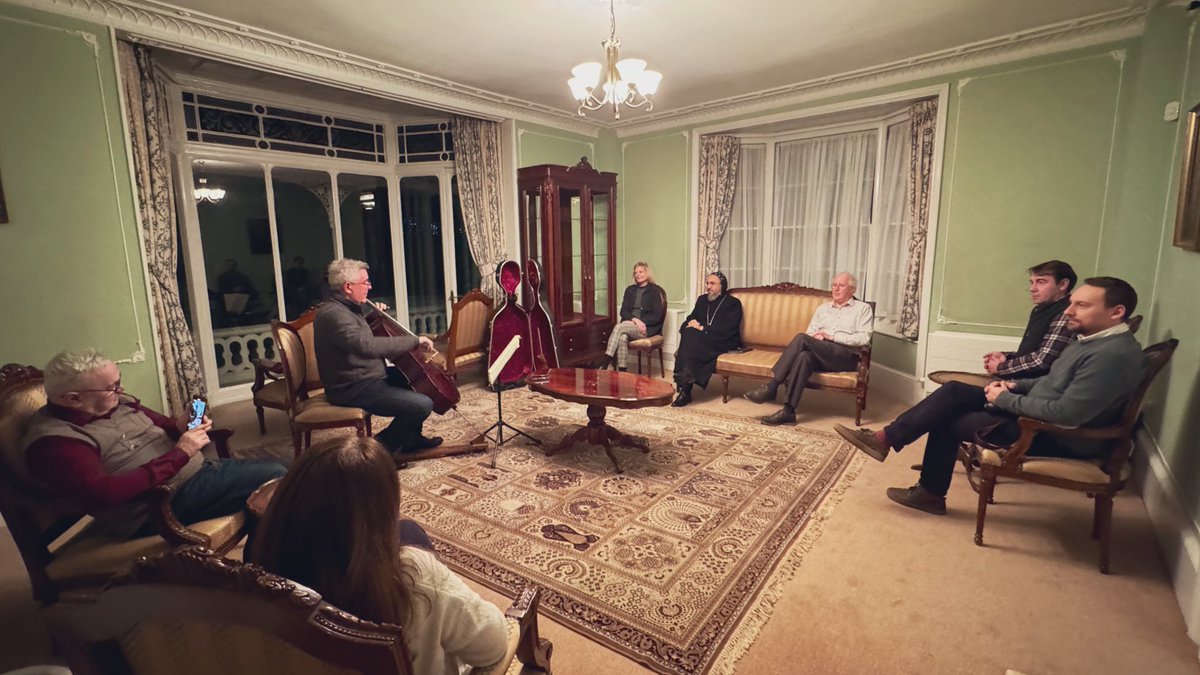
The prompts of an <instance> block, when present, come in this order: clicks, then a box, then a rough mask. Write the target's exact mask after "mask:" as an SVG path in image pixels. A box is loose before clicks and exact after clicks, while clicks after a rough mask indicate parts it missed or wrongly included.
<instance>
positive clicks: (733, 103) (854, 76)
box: [608, 3, 1150, 138]
mask: <svg viewBox="0 0 1200 675" xmlns="http://www.w3.org/2000/svg"><path fill="white" fill-rule="evenodd" d="M1149 11H1150V3H1147V4H1145V5H1140V6H1134V7H1128V8H1124V9H1120V10H1115V11H1112V12H1105V13H1103V14H1095V15H1093V16H1090V17H1084V18H1082V19H1075V20H1071V21H1063V22H1061V23H1055V24H1050V25H1046V26H1041V27H1039V28H1034V29H1030V30H1025V31H1020V32H1016V33H1010V34H1008V35H1002V36H999V37H996V38H991V39H988V40H981V41H979V42H974V43H970V44H965V45H960V46H958V47H953V48H950V49H944V50H941V51H937V52H931V53H929V54H924V55H922V56H916V57H913V58H909V59H903V60H900V61H893V62H891V63H885V64H881V65H877V66H871V67H869V68H862V69H860V70H854V71H850V72H846V73H842V74H840V75H830V76H827V77H820V78H814V79H811V80H807V81H805V82H797V83H795V84H790V85H787V86H784V87H776V88H774V89H767V90H763V91H757V92H753V93H750V94H742V95H739V96H732V97H729V98H726V99H721V100H717V101H709V102H707V103H701V104H698V105H694V106H689V107H686V108H680V109H676V110H668V111H664V112H661V113H651V114H650V115H645V116H640V117H639V118H638V119H636V120H631V121H628V122H621V123H619V124H613V125H608V126H609V127H610V128H615V131H616V134H617V137H618V138H627V137H630V136H636V135H640V134H645V133H652V132H656V131H662V130H664V129H675V128H679V127H691V126H696V125H699V124H706V123H712V122H716V121H719V120H724V119H728V118H731V117H737V116H740V115H750V114H754V113H761V112H763V111H766V110H772V109H777V108H781V107H785V106H789V105H797V104H800V103H806V102H809V101H814V100H819V99H827V98H831V97H834V96H838V95H843V94H849V93H854V92H860V91H868V90H872V89H878V88H880V87H886V86H889V85H893V84H899V83H903V82H912V81H915V80H920V79H925V78H931V77H939V76H943V75H948V74H951V73H958V72H962V71H965V70H972V69H975V68H984V67H987V66H993V65H998V64H1002V63H1007V62H1010V61H1017V60H1020V59H1027V58H1031V57H1035V56H1041V55H1045V54H1053V53H1056V52H1064V51H1068V50H1072V49H1080V48H1084V47H1090V46H1093V45H1099V44H1104V43H1108V42H1116V41H1119V40H1125V39H1129V38H1132V37H1136V36H1138V35H1141V34H1142V33H1143V31H1144V30H1145V24H1146V15H1147V14H1148V13H1149Z"/></svg>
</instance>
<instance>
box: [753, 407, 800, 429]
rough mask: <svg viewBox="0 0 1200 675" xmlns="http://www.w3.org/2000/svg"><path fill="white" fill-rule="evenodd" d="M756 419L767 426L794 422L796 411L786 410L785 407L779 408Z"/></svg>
mask: <svg viewBox="0 0 1200 675" xmlns="http://www.w3.org/2000/svg"><path fill="white" fill-rule="evenodd" d="M758 419H759V421H760V422H762V423H763V424H766V425H768V426H775V425H777V424H795V423H796V413H795V412H793V411H790V410H788V409H787V408H780V409H779V410H776V411H775V412H773V413H771V414H770V415H767V416H766V417H760V418H758Z"/></svg>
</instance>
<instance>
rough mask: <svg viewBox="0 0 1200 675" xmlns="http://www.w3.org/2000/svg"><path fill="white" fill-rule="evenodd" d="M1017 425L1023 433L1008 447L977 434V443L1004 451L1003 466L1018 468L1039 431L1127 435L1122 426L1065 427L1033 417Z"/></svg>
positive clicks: (1080, 435)
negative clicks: (993, 442)
mask: <svg viewBox="0 0 1200 675" xmlns="http://www.w3.org/2000/svg"><path fill="white" fill-rule="evenodd" d="M1017 425H1018V426H1019V427H1020V429H1021V435H1020V436H1019V437H1018V438H1017V440H1016V442H1014V443H1013V444H1012V445H1010V446H1008V447H1007V448H1005V447H1002V446H997V445H994V444H991V443H988V442H986V441H984V440H983V439H982V438H980V437H978V436H976V439H975V441H976V443H978V444H979V445H981V446H983V447H986V448H990V449H992V450H1000V451H1002V455H1003V456H1002V460H1001V461H1002V462H1003V466H1005V467H1008V468H1016V467H1017V465H1019V464H1020V463H1021V462H1023V461H1025V455H1026V454H1027V453H1028V452H1029V448H1030V446H1032V445H1033V438H1034V437H1035V436H1037V435H1038V434H1039V433H1047V434H1053V435H1055V436H1065V437H1068V438H1091V439H1117V438H1123V437H1124V436H1125V433H1124V430H1123V429H1121V428H1120V427H1102V428H1097V429H1092V428H1087V427H1064V426H1061V425H1058V424H1054V423H1053V422H1047V421H1045V420H1039V419H1036V418H1033V417H1019V418H1017Z"/></svg>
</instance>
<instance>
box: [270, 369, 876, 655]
mask: <svg viewBox="0 0 1200 675" xmlns="http://www.w3.org/2000/svg"><path fill="white" fill-rule="evenodd" d="M459 409H460V410H461V411H462V412H463V413H464V415H465V416H466V417H467V418H468V419H469V420H471V421H473V422H475V423H476V424H478V425H479V426H480V427H481V428H482V427H485V426H487V425H488V424H490V423H491V422H492V421H493V420H494V419H495V409H496V408H495V395H494V394H492V393H490V392H487V391H486V390H484V389H482V388H480V387H478V386H472V387H464V388H463V401H462V403H460V404H459ZM504 412H505V419H506V421H508V422H510V423H511V424H513V425H514V426H516V427H518V428H520V429H522V430H524V431H526V432H528V433H529V434H531V435H533V436H535V437H538V438H540V439H542V440H543V441H544V442H545V443H546V446H547V447H553V445H554V444H556V443H557V442H558V441H559V440H560V439H561V438H562V437H563V436H564V435H566V434H568V433H571V432H572V431H574V430H576V429H577V428H579V426H580V425H582V424H586V423H587V416H586V414H585V410H584V406H582V405H574V404H569V403H563V402H562V401H558V400H555V399H552V398H549V397H547V396H543V395H540V394H536V393H534V392H532V391H529V390H526V389H517V390H512V391H508V392H505V393H504ZM608 421H609V422H610V423H611V424H612V425H613V426H615V427H616V428H618V429H620V430H621V431H624V432H626V433H629V434H633V435H638V436H643V437H646V438H648V439H649V441H650V452H649V453H648V454H643V453H642V452H641V451H640V450H637V449H634V448H618V449H617V450H616V452H617V456H618V458H619V459H620V461H621V464H622V466H623V467H624V468H625V473H624V474H617V473H615V471H614V469H613V466H612V463H611V462H610V461H609V459H608V457H607V456H606V455H605V454H604V450H603V448H601V447H599V446H591V445H587V444H580V445H576V446H575V447H573V448H571V449H570V450H567V451H565V452H563V453H560V454H558V455H555V456H554V457H549V458H547V457H546V456H545V455H544V454H543V452H542V451H541V450H540V449H537V448H536V447H535V446H532V445H531V444H529V443H528V441H525V440H524V439H520V442H510V443H508V444H507V445H506V446H505V447H503V448H502V449H501V450H500V452H499V455H498V459H497V465H496V468H494V469H492V468H490V467H489V464H490V459H491V455H490V454H488V455H482V454H475V455H464V456H459V457H452V458H445V459H438V460H428V461H424V462H418V463H414V464H413V465H412V466H411V467H410V468H409V469H407V470H404V471H401V472H400V477H401V483H402V488H401V489H402V492H403V495H402V504H401V511H402V513H403V515H404V516H406V517H409V518H412V519H414V520H416V521H418V522H419V523H421V524H422V525H423V526H424V527H425V528H426V529H427V530H428V531H429V533H430V535H431V536H432V537H433V539H434V541H435V543H436V546H437V549H438V553H439V555H440V556H441V558H442V560H443V561H445V562H446V563H447V564H448V565H450V566H451V567H452V568H454V569H455V570H456V571H458V572H460V573H461V574H464V575H466V576H468V577H470V578H473V579H475V580H477V581H479V582H480V583H483V584H485V585H488V586H490V587H492V588H495V589H497V590H500V591H503V592H506V593H508V594H510V595H511V594H513V593H515V591H516V590H517V589H519V588H521V587H523V586H525V585H528V584H536V585H538V586H540V587H542V589H543V595H542V611H543V612H546V613H548V614H550V615H552V616H553V617H554V618H555V619H557V620H559V621H561V622H563V623H565V624H566V625H568V626H570V627H571V628H573V629H575V630H577V631H578V632H580V633H582V634H584V635H586V636H588V637H589V638H591V639H594V640H597V641H599V642H601V643H603V644H606V645H608V646H610V647H611V648H613V649H615V650H617V651H618V652H620V653H622V654H625V655H626V656H628V657H630V658H632V659H634V660H636V661H638V662H641V663H643V664H645V665H646V666H647V667H649V668H651V669H653V670H656V671H659V672H665V673H710V672H711V673H720V672H731V671H732V670H733V665H734V663H735V662H736V660H737V659H738V658H739V657H740V656H741V655H742V654H744V653H745V651H746V650H747V649H748V648H749V647H750V645H751V643H752V642H753V641H754V639H755V637H756V636H757V635H758V633H759V631H760V630H761V628H762V627H763V625H765V623H766V621H767V619H768V618H769V617H770V614H771V608H772V606H773V605H774V603H775V601H776V600H778V597H779V594H780V592H781V590H782V586H783V583H784V582H785V581H787V580H788V579H789V578H791V576H792V574H793V573H794V571H795V569H796V567H797V566H798V565H799V563H800V559H801V557H802V556H803V553H804V551H806V550H808V549H809V548H811V546H812V545H813V543H814V542H815V539H816V537H817V536H818V535H819V533H820V529H821V528H820V525H821V522H822V521H823V520H824V519H825V518H826V517H827V516H828V514H829V511H830V510H831V509H832V507H833V505H834V504H835V503H836V501H837V500H838V497H839V496H840V492H841V491H842V490H844V488H845V487H846V485H848V484H849V482H850V479H851V478H852V477H853V475H852V474H856V473H857V471H858V469H859V467H861V462H856V461H852V460H854V459H855V453H853V451H852V449H851V448H850V446H849V445H847V444H845V443H843V442H841V439H840V438H837V437H836V436H835V435H833V434H830V433H825V432H818V431H811V430H807V429H802V428H798V427H767V426H763V425H761V424H759V423H758V422H757V421H754V420H746V419H745V418H741V417H736V416H733V415H727V414H723V413H719V412H713V411H709V410H705V411H702V412H694V411H692V410H690V409H687V408H684V409H682V410H681V409H677V408H670V407H665V408H647V409H641V410H636V411H622V410H609V412H608ZM429 427H432V430H433V433H437V434H439V435H442V436H444V437H445V438H446V442H447V443H465V442H466V441H467V440H468V439H469V438H471V437H472V436H474V435H475V434H476V433H478V430H475V429H472V428H471V427H470V426H469V425H468V424H467V423H465V422H464V420H463V419H462V418H460V417H458V416H457V415H454V414H453V413H451V414H449V415H447V416H445V417H441V418H436V417H435V418H434V419H433V421H432V423H431V424H430V425H427V428H429ZM262 451H265V452H267V453H271V454H290V451H291V448H290V444H288V443H283V444H279V443H277V444H273V445H272V446H269V447H267V448H263V449H261V451H260V452H262ZM794 544H798V545H795V546H793V545H794Z"/></svg>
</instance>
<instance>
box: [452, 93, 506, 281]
mask: <svg viewBox="0 0 1200 675" xmlns="http://www.w3.org/2000/svg"><path fill="white" fill-rule="evenodd" d="M450 129H451V133H453V135H454V172H455V173H456V174H457V175H458V200H459V203H461V204H462V215H463V225H464V226H465V227H466V230H467V242H468V243H470V245H471V257H472V258H473V259H474V260H475V264H476V265H478V266H479V274H480V277H481V280H480V285H481V286H483V289H482V290H483V292H484V293H487V294H488V295H490V296H491V297H492V298H493V299H494V300H499V299H500V297H501V296H502V295H503V291H501V289H500V287H499V286H497V285H496V267H497V266H499V264H500V263H502V262H504V260H505V258H506V257H507V253H506V251H505V245H504V210H503V204H502V202H501V199H500V195H501V187H500V125H499V124H498V123H496V122H489V121H487V120H481V119H476V118H474V117H461V116H459V115H454V116H452V117H451V122H450ZM460 290H462V289H460Z"/></svg>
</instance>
